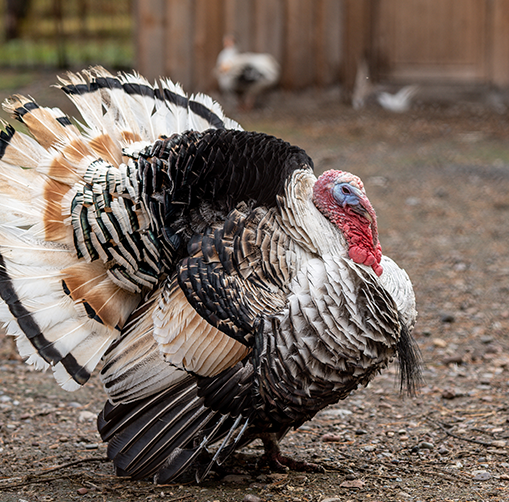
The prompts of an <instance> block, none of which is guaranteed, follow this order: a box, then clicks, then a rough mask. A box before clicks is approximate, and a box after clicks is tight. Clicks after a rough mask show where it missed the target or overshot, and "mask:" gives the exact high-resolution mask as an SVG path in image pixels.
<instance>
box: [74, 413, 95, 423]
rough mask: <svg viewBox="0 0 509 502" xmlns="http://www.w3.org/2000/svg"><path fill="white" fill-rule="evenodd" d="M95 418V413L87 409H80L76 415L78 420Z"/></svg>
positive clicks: (89, 420) (87, 420)
mask: <svg viewBox="0 0 509 502" xmlns="http://www.w3.org/2000/svg"><path fill="white" fill-rule="evenodd" d="M96 418H97V415H96V414H95V413H92V412H91V411H87V410H83V411H80V414H79V415H78V421H80V422H91V421H92V420H95V419H96Z"/></svg>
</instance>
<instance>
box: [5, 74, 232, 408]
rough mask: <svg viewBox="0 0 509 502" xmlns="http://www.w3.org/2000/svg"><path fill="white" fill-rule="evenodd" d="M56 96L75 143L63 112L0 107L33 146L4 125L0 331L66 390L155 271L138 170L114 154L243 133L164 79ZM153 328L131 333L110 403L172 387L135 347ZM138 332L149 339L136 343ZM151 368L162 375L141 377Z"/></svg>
mask: <svg viewBox="0 0 509 502" xmlns="http://www.w3.org/2000/svg"><path fill="white" fill-rule="evenodd" d="M60 87H61V88H62V90H63V91H64V92H65V93H66V94H67V95H68V96H69V98H70V99H71V100H72V101H73V102H74V103H75V105H76V106H77V107H78V109H79V111H80V113H81V116H82V120H83V124H81V128H82V129H83V133H81V132H80V129H79V128H78V127H77V125H76V124H79V123H78V122H73V121H72V120H71V119H70V118H69V117H67V116H66V115H65V114H64V113H63V112H62V111H61V110H59V109H58V108H47V107H42V106H39V105H38V104H37V103H36V102H35V101H34V100H33V99H32V98H27V97H24V96H20V95H16V96H13V97H12V98H10V99H8V100H7V101H6V102H5V103H4V108H5V109H6V111H8V112H9V113H10V114H11V115H12V116H13V117H14V118H16V119H17V120H19V121H21V122H22V123H23V124H25V125H26V127H27V128H28V130H29V132H30V134H31V136H29V135H26V134H23V133H21V132H18V131H15V129H14V128H13V127H12V126H11V125H8V124H6V123H4V122H2V126H3V129H4V130H3V131H1V132H0V260H1V263H0V281H1V283H0V285H1V288H0V289H1V298H2V300H3V301H2V302H1V303H0V321H1V322H3V323H4V324H5V325H6V326H7V330H8V332H9V334H11V335H13V336H15V337H16V339H17V344H18V348H19V350H20V353H21V355H22V356H23V357H24V358H26V360H27V362H28V363H31V364H34V365H35V366H36V367H37V368H38V369H45V368H47V367H48V366H52V367H53V370H54V372H55V377H56V379H57V380H58V381H59V382H60V384H61V385H63V386H64V388H67V389H75V388H78V387H79V386H80V385H82V384H83V383H84V382H86V380H87V379H88V378H89V376H90V373H91V372H92V371H93V369H94V367H95V366H96V365H97V364H98V362H99V361H100V360H101V358H102V357H103V356H104V353H105V352H106V351H107V350H108V347H109V346H110V345H111V344H112V342H113V341H114V340H116V339H118V337H119V335H120V333H121V330H122V328H123V326H124V325H125V323H126V321H127V319H128V318H129V316H130V315H131V313H132V311H133V310H134V309H135V308H136V307H137V305H138V303H139V301H140V299H141V297H142V296H141V292H142V291H147V290H150V289H153V288H155V287H156V286H157V281H158V275H159V274H160V273H161V268H160V267H161V265H160V258H159V250H158V247H157V242H155V241H154V239H153V238H152V237H147V236H146V235H143V231H144V229H146V228H147V226H148V222H149V220H150V218H149V217H148V216H147V215H146V214H145V213H144V210H143V208H142V207H141V206H140V205H138V203H137V197H138V194H137V185H136V183H137V182H136V179H135V178H136V177H135V171H134V170H133V168H132V167H131V168H129V167H126V165H125V164H123V162H126V161H127V160H128V158H127V157H125V156H124V155H123V150H122V149H123V148H126V149H130V151H131V153H132V152H133V151H136V149H138V150H139V149H141V148H143V147H145V146H146V145H147V144H150V143H151V142H153V141H155V140H156V139H157V138H158V137H160V136H161V135H166V136H170V135H172V134H174V133H177V132H183V131H185V130H187V129H192V128H201V129H208V128H211V127H215V128H217V127H225V125H227V126H228V127H236V128H240V126H238V124H235V123H234V122H233V121H229V120H228V119H227V118H226V117H225V116H224V114H223V112H222V110H221V108H220V106H219V105H218V104H216V103H214V102H213V101H212V100H211V99H210V98H208V97H207V96H201V95H200V96H194V97H192V98H188V97H187V95H186V94H185V93H184V92H183V90H182V89H181V87H180V86H178V85H177V84H173V83H172V82H170V81H168V80H161V81H159V83H158V84H157V85H156V86H152V85H150V84H149V83H148V81H147V80H146V79H144V78H143V77H141V76H140V75H138V74H132V75H122V74H119V75H117V76H113V75H112V74H110V73H109V72H107V71H106V70H104V69H103V68H100V67H95V68H91V69H90V70H87V71H83V72H82V73H77V74H72V73H69V74H68V75H67V76H66V77H64V78H62V79H61V81H60ZM150 324H151V319H150V318H149V317H147V319H146V320H145V325H146V326H145V325H144V326H145V327H144V328H143V329H141V330H138V328H137V326H136V325H135V326H131V328H130V330H129V333H130V337H131V342H130V345H127V346H128V347H130V349H129V350H133V351H134V353H135V354H137V355H135V356H133V357H132V358H131V359H130V365H131V366H129V364H128V365H127V367H126V368H122V369H121V370H120V372H119V374H121V375H124V380H125V381H124V382H123V383H121V382H120V380H121V378H120V377H119V376H117V377H116V378H115V383H112V384H111V385H112V392H113V395H116V396H118V397H119V398H120V396H123V397H125V398H127V399H128V400H129V399H131V400H132V399H136V398H137V397H139V396H140V395H147V394H144V392H147V389H148V390H149V391H150V392H155V391H156V390H160V389H161V388H162V387H164V385H167V382H168V379H169V380H170V381H172V379H174V378H177V380H178V379H179V378H180V375H179V376H177V377H175V376H174V375H173V373H174V372H175V369H174V368H172V369H171V371H170V373H171V375H170V376H169V377H168V376H167V375H166V374H165V372H164V371H162V369H163V367H165V368H167V367H168V365H167V363H165V362H164V361H162V359H161V357H160V356H159V353H158V350H157V347H155V346H153V343H149V344H148V347H149V348H148V349H147V348H145V347H144V345H143V344H144V343H145V342H146V340H147V339H148V338H149V337H152V332H151V330H150V329H148V328H147V326H150ZM140 333H145V334H147V333H148V335H147V336H145V338H143V337H141V338H142V339H143V342H140V336H139V335H140ZM113 360H114V358H113V357H112V358H110V361H113ZM148 361H150V362H152V363H153V364H154V367H157V368H160V369H161V371H160V372H159V375H155V373H152V376H151V377H147V378H145V379H143V378H142V379H139V375H140V371H139V369H140V368H142V367H144V366H145V367H146V365H147V362H148ZM156 361H157V364H156ZM124 362H125V361H124ZM121 364H122V363H121V362H119V361H117V366H116V368H118V367H120V365H121ZM113 366H115V363H113V362H111V364H110V367H113ZM129 368H131V369H132V368H136V371H131V373H129ZM163 374H164V378H163V377H162V376H161V375H163ZM126 375H131V376H126ZM165 378H166V380H165ZM133 379H138V381H137V384H136V385H135V384H134V380H133ZM106 383H108V382H106ZM126 394H127V395H126Z"/></svg>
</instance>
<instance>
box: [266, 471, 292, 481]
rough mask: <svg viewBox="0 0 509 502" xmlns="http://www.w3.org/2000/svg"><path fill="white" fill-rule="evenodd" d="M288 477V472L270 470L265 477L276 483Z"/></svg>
mask: <svg viewBox="0 0 509 502" xmlns="http://www.w3.org/2000/svg"><path fill="white" fill-rule="evenodd" d="M287 477H288V474H284V473H282V472H272V473H270V474H267V478H268V479H269V481H271V482H272V483H277V482H278V481H283V480H284V479H286V478H287Z"/></svg>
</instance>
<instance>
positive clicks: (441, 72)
mask: <svg viewBox="0 0 509 502" xmlns="http://www.w3.org/2000/svg"><path fill="white" fill-rule="evenodd" d="M379 4H380V9H379V11H378V13H377V15H376V16H375V18H376V20H377V26H376V28H375V37H376V38H375V40H376V41H375V43H374V46H375V47H376V60H377V63H378V64H377V66H378V69H379V73H380V75H381V76H382V77H385V78H399V79H404V78H405V76H406V77H408V78H414V79H417V80H419V79H421V78H422V79H437V78H438V79H439V80H444V79H449V80H450V79H452V80H454V79H456V80H475V81H482V80H483V79H486V76H487V66H486V58H485V55H486V50H487V44H486V42H487V33H486V6H487V3H486V1H485V0H448V1H446V2H445V1H443V0H380V2H379ZM419 68H420V69H421V77H419V76H418V75H419Z"/></svg>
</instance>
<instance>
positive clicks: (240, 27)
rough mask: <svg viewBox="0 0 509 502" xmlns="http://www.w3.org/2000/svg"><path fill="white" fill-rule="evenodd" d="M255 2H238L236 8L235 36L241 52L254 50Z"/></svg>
mask: <svg viewBox="0 0 509 502" xmlns="http://www.w3.org/2000/svg"><path fill="white" fill-rule="evenodd" d="M254 4H255V0H237V1H236V2H235V7H234V23H235V24H234V35H235V40H236V42H237V46H238V47H239V50H240V51H241V52H247V51H253V50H254V23H253V19H254Z"/></svg>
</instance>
